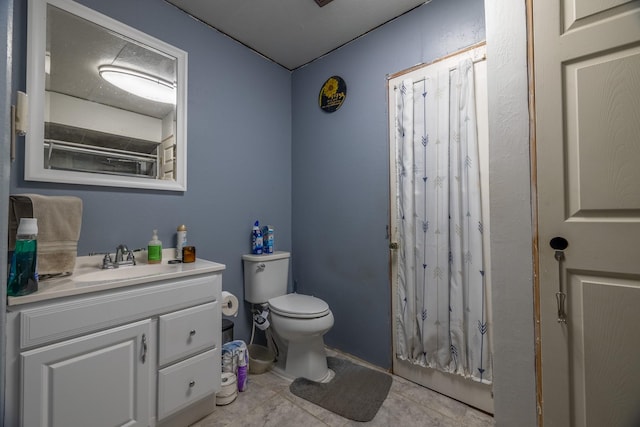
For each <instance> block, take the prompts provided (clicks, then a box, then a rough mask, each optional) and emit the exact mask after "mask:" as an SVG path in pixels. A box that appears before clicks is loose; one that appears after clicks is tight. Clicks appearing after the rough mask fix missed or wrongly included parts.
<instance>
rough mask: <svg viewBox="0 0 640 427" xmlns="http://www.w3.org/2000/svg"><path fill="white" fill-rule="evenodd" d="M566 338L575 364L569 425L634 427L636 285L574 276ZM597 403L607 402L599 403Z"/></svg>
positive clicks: (639, 387) (638, 390)
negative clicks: (569, 330) (570, 326)
mask: <svg viewBox="0 0 640 427" xmlns="http://www.w3.org/2000/svg"><path fill="white" fill-rule="evenodd" d="M569 283H570V285H569V290H568V293H569V295H571V296H572V299H571V303H570V306H571V310H572V311H573V310H575V311H576V314H575V315H574V316H572V318H574V319H576V320H577V319H580V318H582V321H581V322H579V323H577V324H576V325H575V326H574V328H573V329H574V330H575V331H580V333H576V334H574V335H573V336H572V337H571V338H572V340H573V342H572V348H573V349H574V353H573V359H574V361H575V363H574V366H573V370H572V375H573V379H574V388H575V390H577V391H582V392H576V393H575V404H574V406H575V409H574V416H575V422H574V424H575V425H579V426H583V425H584V426H586V425H593V426H635V425H638V423H639V422H640V412H639V411H638V409H639V408H638V396H640V364H638V363H637V359H638V344H637V343H638V342H640V328H638V327H629V325H639V324H640V310H638V307H640V281H637V280H626V279H620V278H616V277H607V276H605V275H603V276H595V275H583V274H575V275H572V276H571V279H570V282H569ZM603 402H607V404H605V405H603V404H602V403H603Z"/></svg>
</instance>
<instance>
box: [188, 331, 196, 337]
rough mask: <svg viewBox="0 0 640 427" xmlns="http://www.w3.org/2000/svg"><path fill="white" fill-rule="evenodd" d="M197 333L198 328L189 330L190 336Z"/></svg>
mask: <svg viewBox="0 0 640 427" xmlns="http://www.w3.org/2000/svg"><path fill="white" fill-rule="evenodd" d="M195 334H196V330H195V329H192V330H190V331H189V336H190V337H192V336H194V335H195Z"/></svg>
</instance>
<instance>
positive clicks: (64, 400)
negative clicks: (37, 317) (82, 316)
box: [21, 320, 152, 427]
mask: <svg viewBox="0 0 640 427" xmlns="http://www.w3.org/2000/svg"><path fill="white" fill-rule="evenodd" d="M150 324H151V321H150V320H144V321H140V322H136V323H132V324H129V325H125V326H121V327H118V328H113V329H108V330H106V331H102V332H98V333H95V334H91V335H86V336H83V337H79V338H75V339H72V340H68V341H63V342H60V343H57V344H52V345H49V346H46V347H40V348H37V349H35V350H30V351H26V352H23V353H22V354H21V361H22V385H23V389H22V405H21V413H22V423H23V425H24V426H25V427H31V426H51V427H70V426H92V427H102V426H104V427H113V426H138V425H140V426H147V425H148V424H149V420H148V418H149V407H148V402H149V396H148V395H149V375H150V372H151V370H150V365H151V364H152V363H151V362H152V361H151V360H149V355H148V354H146V340H148V337H149V331H150Z"/></svg>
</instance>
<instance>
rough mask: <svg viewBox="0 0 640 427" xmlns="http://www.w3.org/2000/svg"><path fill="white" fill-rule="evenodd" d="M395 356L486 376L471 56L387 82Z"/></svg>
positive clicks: (470, 375) (466, 374) (480, 377)
mask: <svg viewBox="0 0 640 427" xmlns="http://www.w3.org/2000/svg"><path fill="white" fill-rule="evenodd" d="M395 113H396V120H395V123H396V147H397V151H396V170H397V174H398V176H397V177H396V178H397V179H396V182H397V189H396V190H397V191H396V195H397V200H396V206H397V222H398V223H397V224H396V226H397V230H398V235H399V241H400V245H399V248H398V277H397V279H398V298H397V301H398V304H399V307H397V309H396V313H397V314H396V328H397V334H396V337H397V342H396V352H397V355H396V356H397V357H399V358H400V359H403V360H407V361H410V362H412V363H414V364H417V365H421V366H425V367H430V368H434V369H438V370H440V371H444V372H449V373H455V374H459V375H463V376H464V377H467V378H472V379H474V380H476V381H480V382H483V383H491V381H492V372H491V363H490V353H489V342H488V333H487V332H488V326H487V312H486V295H487V292H486V291H487V290H486V283H485V273H484V263H483V261H484V260H483V249H482V243H483V240H482V239H483V236H482V233H483V225H482V216H481V214H482V212H481V199H480V173H479V159H478V140H477V130H476V129H477V128H476V114H475V88H474V73H473V62H472V61H471V60H470V59H467V60H463V61H461V62H460V63H459V64H458V66H457V67H456V68H455V69H453V70H448V69H444V70H440V71H435V72H432V73H431V74H429V73H427V74H426V77H425V79H424V80H420V81H415V82H413V81H412V80H411V79H407V80H404V81H403V82H402V85H401V86H400V87H399V88H398V90H396V112H395Z"/></svg>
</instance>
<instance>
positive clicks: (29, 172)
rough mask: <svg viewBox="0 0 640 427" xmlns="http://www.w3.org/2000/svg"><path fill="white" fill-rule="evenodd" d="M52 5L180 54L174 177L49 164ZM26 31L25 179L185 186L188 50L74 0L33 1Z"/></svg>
mask: <svg viewBox="0 0 640 427" xmlns="http://www.w3.org/2000/svg"><path fill="white" fill-rule="evenodd" d="M49 4H51V5H53V6H55V7H58V8H60V9H63V10H65V11H67V12H69V13H71V14H73V15H76V16H78V17H80V18H83V19H86V20H88V21H91V22H93V23H95V24H97V25H100V26H102V27H104V28H106V29H107V30H110V31H113V32H115V33H118V34H121V35H123V36H124V37H127V38H130V39H132V40H135V41H137V42H139V43H142V44H144V45H147V46H149V47H151V48H153V49H157V50H159V51H161V52H163V53H165V54H167V55H169V56H173V57H175V58H176V74H177V75H176V83H177V91H176V92H177V93H176V97H177V98H176V158H177V160H176V165H175V167H176V179H175V180H163V179H149V178H143V177H131V176H120V175H111V174H101V173H90V172H79V171H67V170H55V169H45V167H44V150H43V142H44V110H45V50H46V37H47V34H46V28H47V22H46V21H47V5H49ZM28 5H29V6H28V27H27V31H28V35H27V94H28V96H29V107H28V114H29V128H28V132H27V135H26V140H25V168H24V179H25V180H26V181H45V182H57V183H65V184H83V185H99V186H110V187H128V188H143V189H153V190H169V191H186V190H187V52H185V51H183V50H182V49H179V48H177V47H175V46H172V45H170V44H168V43H165V42H163V41H161V40H158V39H156V38H155V37H152V36H150V35H148V34H145V33H143V32H141V31H139V30H136V29H135V28H132V27H129V26H128V25H126V24H123V23H121V22H118V21H116V20H115V19H112V18H110V17H108V16H106V15H103V14H101V13H99V12H96V11H94V10H92V9H89V8H88V7H86V6H83V5H81V4H79V3H76V2H73V1H71V0H29V3H28Z"/></svg>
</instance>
